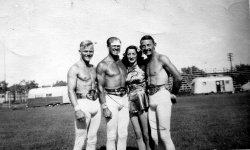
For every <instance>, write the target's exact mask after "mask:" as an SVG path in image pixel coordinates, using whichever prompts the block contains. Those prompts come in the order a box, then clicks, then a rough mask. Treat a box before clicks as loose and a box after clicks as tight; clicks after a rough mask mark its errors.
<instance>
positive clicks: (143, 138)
mask: <svg viewBox="0 0 250 150" xmlns="http://www.w3.org/2000/svg"><path fill="white" fill-rule="evenodd" d="M122 62H123V63H124V65H125V66H126V68H127V78H126V86H127V89H128V97H129V114H130V119H131V122H132V125H133V128H134V131H135V134H136V142H137V145H138V148H139V150H150V146H149V133H148V132H149V128H148V117H147V111H148V107H149V104H148V97H147V94H146V79H145V62H144V58H143V57H142V52H141V51H140V50H139V49H138V48H137V47H136V46H133V45H131V46H129V47H127V49H126V51H125V53H124V54H123V59H122Z"/></svg>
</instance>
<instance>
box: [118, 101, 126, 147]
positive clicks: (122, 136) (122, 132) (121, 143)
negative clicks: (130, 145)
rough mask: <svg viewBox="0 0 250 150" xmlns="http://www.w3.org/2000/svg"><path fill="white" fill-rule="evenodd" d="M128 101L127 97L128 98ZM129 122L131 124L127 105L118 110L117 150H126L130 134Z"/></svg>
mask: <svg viewBox="0 0 250 150" xmlns="http://www.w3.org/2000/svg"><path fill="white" fill-rule="evenodd" d="M126 101H127V99H126ZM128 124H129V110H128V107H127V105H125V106H124V107H123V108H122V109H121V110H120V111H119V112H118V142H117V150H126V147H127V136H128Z"/></svg>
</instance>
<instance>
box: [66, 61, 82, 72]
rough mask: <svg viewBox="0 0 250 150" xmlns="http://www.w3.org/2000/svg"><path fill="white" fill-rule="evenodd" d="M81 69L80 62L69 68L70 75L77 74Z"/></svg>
mask: <svg viewBox="0 0 250 150" xmlns="http://www.w3.org/2000/svg"><path fill="white" fill-rule="evenodd" d="M79 67H80V62H79V61H78V62H76V63H75V64H73V65H72V66H71V67H70V68H69V71H68V74H75V73H77V72H78V70H79Z"/></svg>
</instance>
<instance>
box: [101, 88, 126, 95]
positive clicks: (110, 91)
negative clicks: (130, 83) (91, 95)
mask: <svg viewBox="0 0 250 150" xmlns="http://www.w3.org/2000/svg"><path fill="white" fill-rule="evenodd" d="M105 90H106V92H107V93H108V94H111V95H116V96H120V97H122V96H124V95H125V94H126V93H127V90H126V88H125V87H120V88H117V89H105Z"/></svg>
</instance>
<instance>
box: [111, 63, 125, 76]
mask: <svg viewBox="0 0 250 150" xmlns="http://www.w3.org/2000/svg"><path fill="white" fill-rule="evenodd" d="M123 74H126V68H125V66H124V65H123V64H121V62H113V63H108V64H107V71H106V75H108V76H117V75H123Z"/></svg>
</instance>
